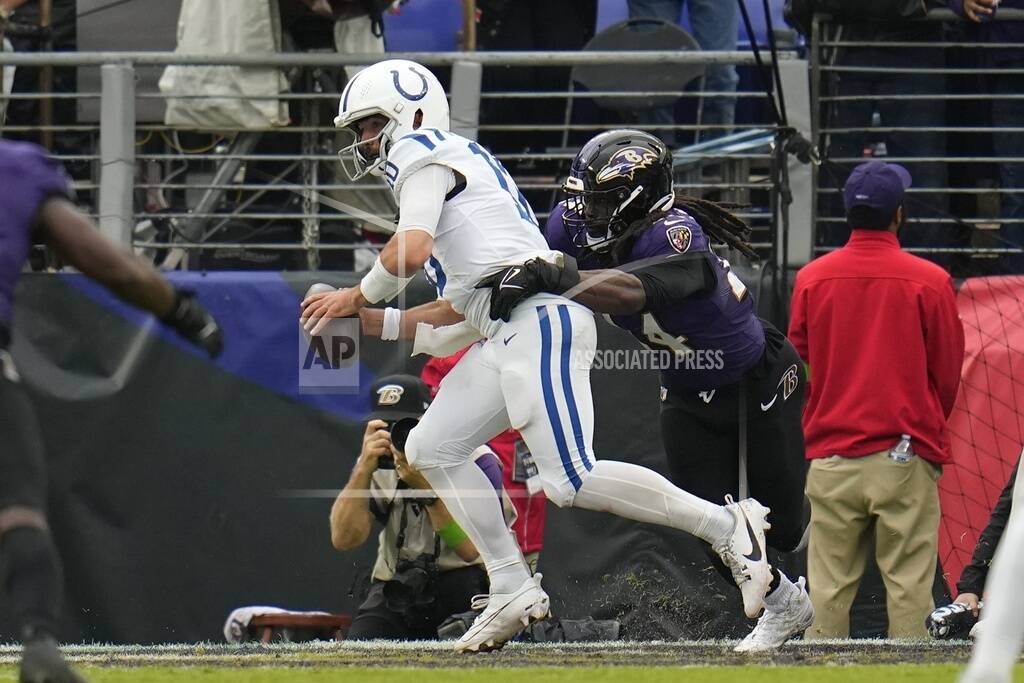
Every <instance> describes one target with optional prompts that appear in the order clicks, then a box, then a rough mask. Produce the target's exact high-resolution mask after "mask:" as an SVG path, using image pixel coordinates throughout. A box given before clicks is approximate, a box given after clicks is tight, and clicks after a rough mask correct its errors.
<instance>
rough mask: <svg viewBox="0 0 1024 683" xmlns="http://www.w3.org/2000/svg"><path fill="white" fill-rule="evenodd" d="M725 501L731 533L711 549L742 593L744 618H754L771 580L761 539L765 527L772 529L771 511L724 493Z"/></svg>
mask: <svg viewBox="0 0 1024 683" xmlns="http://www.w3.org/2000/svg"><path fill="white" fill-rule="evenodd" d="M725 503H726V505H725V509H726V510H728V511H729V512H730V513H731V514H732V516H733V519H734V520H735V522H734V524H733V527H732V532H731V533H730V534H728V535H727V536H726V537H725V538H723V539H722V540H721V541H719V542H718V543H716V544H715V545H714V546H713V548H714V551H715V552H716V553H718V556H719V557H721V558H722V562H724V563H725V566H726V567H728V568H729V571H731V572H732V578H733V580H734V581H735V582H736V585H737V586H739V589H740V593H742V594H743V611H744V612H745V613H746V615H747V617H748V618H750V619H756V618H757V617H758V615H760V614H761V610H763V609H764V594H765V593H767V592H768V585H769V584H770V583H771V581H772V572H771V568H770V567H769V566H768V558H767V557H766V554H765V551H766V548H765V542H764V532H765V529H771V528H772V525H771V524H769V523H768V521H767V519H766V518H767V516H768V513H769V512H771V510H769V509H768V508H766V507H765V506H763V505H761V504H760V503H758V502H757V501H756V500H754V499H753V498H746V499H744V500H741V501H740V502H738V503H736V502H734V501H733V499H732V496H726V497H725Z"/></svg>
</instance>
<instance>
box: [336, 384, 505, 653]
mask: <svg viewBox="0 0 1024 683" xmlns="http://www.w3.org/2000/svg"><path fill="white" fill-rule="evenodd" d="M371 397H372V399H373V402H374V412H373V414H372V415H371V419H370V421H369V422H368V423H367V425H366V432H365V434H364V435H363V448H362V452H361V453H360V454H359V459H358V460H357V461H356V464H355V467H354V468H353V470H352V474H351V476H350V477H349V481H348V484H346V485H345V488H344V489H343V490H342V491H341V493H340V494H338V498H337V500H335V501H334V506H333V507H332V508H331V543H332V544H333V545H334V547H335V548H336V549H338V550H352V549H353V548H358V547H359V546H361V545H362V544H363V543H364V542H366V539H367V538H368V537H369V535H370V528H371V526H372V525H373V519H374V518H376V519H377V521H379V522H380V523H381V524H383V525H384V529H383V530H382V531H381V532H380V537H379V540H378V547H377V561H376V564H375V565H374V567H373V580H372V583H371V584H370V590H369V593H368V594H367V597H366V599H365V600H364V601H363V604H362V605H360V606H359V611H358V613H357V614H356V617H355V619H354V620H353V622H352V626H351V627H350V628H349V632H348V638H349V639H350V640H369V639H373V638H386V639H436V638H437V627H438V626H439V625H440V624H441V623H442V622H443V621H444V620H445V619H446V618H448V617H449V616H450V615H452V614H456V613H459V612H465V611H466V610H468V609H470V603H471V602H472V598H473V596H475V595H478V594H484V595H486V594H487V593H488V581H487V572H486V571H485V570H484V566H483V562H482V561H481V560H480V559H479V555H478V553H477V550H476V548H475V547H474V546H473V543H472V542H471V541H470V540H469V539H468V538H467V537H466V534H465V533H464V532H463V531H462V529H461V528H460V527H459V525H458V524H457V523H456V522H455V520H454V519H452V517H451V515H450V514H449V512H448V509H447V508H446V507H445V505H444V503H443V502H442V501H441V500H440V499H438V498H437V496H435V495H434V493H433V491H432V490H431V488H430V485H429V484H428V483H427V481H426V480H425V479H424V478H423V476H422V475H421V474H420V473H419V472H417V471H416V470H414V469H412V468H410V467H409V464H408V463H407V462H406V461H405V456H404V454H403V453H402V449H403V448H404V447H405V440H406V438H407V437H408V435H409V432H410V431H411V430H412V428H413V427H414V426H415V425H416V422H417V421H418V420H419V418H420V417H421V416H422V415H423V412H424V411H425V410H426V407H427V405H428V404H429V402H430V390H429V389H428V388H427V386H426V384H424V383H423V382H422V381H421V380H420V379H419V378H417V377H413V376H411V375H392V376H390V377H384V378H382V379H381V380H379V381H378V382H376V383H375V384H374V385H373V390H372V393H371ZM476 456H477V460H476V461H477V464H478V465H479V466H480V468H481V469H483V470H484V472H485V473H486V474H487V475H488V478H489V479H490V480H491V483H492V484H493V485H494V486H495V490H496V491H497V493H498V495H499V497H500V498H501V500H502V505H503V507H504V509H505V515H506V519H507V521H508V522H509V523H511V521H512V520H511V517H512V516H514V514H515V513H514V511H513V508H512V505H511V504H510V503H509V501H508V500H507V499H506V497H505V496H504V495H503V493H502V488H501V465H500V462H499V460H498V458H497V456H495V455H494V453H493V452H491V451H490V450H489V449H487V448H486V447H481V448H480V450H479V451H478V453H477V454H476Z"/></svg>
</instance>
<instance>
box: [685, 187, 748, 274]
mask: <svg viewBox="0 0 1024 683" xmlns="http://www.w3.org/2000/svg"><path fill="white" fill-rule="evenodd" d="M675 206H677V207H679V208H680V209H682V210H683V211H685V212H686V213H688V214H690V215H691V216H693V218H694V220H696V221H697V223H699V224H700V227H701V228H702V229H703V230H704V232H705V233H707V234H708V236H710V237H712V238H713V239H715V240H718V241H719V242H721V243H723V244H725V245H727V246H728V247H729V248H731V249H735V250H737V251H738V252H740V253H741V254H743V255H744V256H746V257H748V258H751V259H754V260H757V259H758V256H757V254H756V253H755V252H754V248H753V247H752V246H751V244H750V242H749V240H750V234H751V229H750V226H749V225H747V224H746V223H744V222H743V219H742V218H740V217H739V216H737V215H736V214H734V213H732V211H730V209H738V208H740V206H739V205H738V204H724V203H723V204H718V203H716V202H712V201H708V200H707V199H699V198H697V197H686V196H677V197H676V201H675Z"/></svg>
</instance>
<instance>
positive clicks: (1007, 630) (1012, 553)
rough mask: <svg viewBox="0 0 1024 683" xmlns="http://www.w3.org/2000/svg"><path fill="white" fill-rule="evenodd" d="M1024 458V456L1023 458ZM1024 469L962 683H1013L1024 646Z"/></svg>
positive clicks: (997, 553)
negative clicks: (1014, 673) (982, 625)
mask: <svg viewBox="0 0 1024 683" xmlns="http://www.w3.org/2000/svg"><path fill="white" fill-rule="evenodd" d="M1022 457H1024V454H1022ZM1021 472H1024V469H1021V468H1020V467H1019V466H1018V468H1017V480H1016V482H1015V484H1014V489H1013V504H1012V506H1011V508H1010V522H1009V524H1007V526H1006V531H1005V532H1003V538H1002V540H1001V541H1000V542H999V547H998V548H997V549H996V556H995V559H994V560H993V561H992V569H991V571H989V575H988V581H987V582H986V586H985V627H984V628H983V629H981V633H980V634H978V637H977V638H976V639H975V641H974V653H973V654H972V655H971V663H970V664H969V665H968V666H967V670H966V671H964V673H963V675H962V676H961V677H960V683H1010V681H1012V680H1013V667H1014V665H1015V664H1016V663H1017V660H1018V659H1019V658H1020V651H1021V646H1022V645H1024V619H1022V618H1021V614H1024V590H1021V580H1022V578H1024V512H1022V510H1024V481H1022V480H1024V476H1022V475H1021Z"/></svg>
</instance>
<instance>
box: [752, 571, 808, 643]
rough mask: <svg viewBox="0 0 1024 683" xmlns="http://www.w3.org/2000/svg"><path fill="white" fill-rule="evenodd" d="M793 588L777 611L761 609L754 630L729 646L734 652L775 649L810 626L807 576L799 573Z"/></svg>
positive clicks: (768, 608)
mask: <svg viewBox="0 0 1024 683" xmlns="http://www.w3.org/2000/svg"><path fill="white" fill-rule="evenodd" d="M796 588H797V590H796V592H794V593H793V594H792V595H791V596H790V597H789V599H788V600H786V604H784V605H783V606H782V607H781V609H779V610H778V611H775V610H773V609H771V608H770V607H767V608H765V611H764V614H762V615H761V618H760V619H758V620H757V625H756V626H755V627H754V630H753V631H751V632H750V633H748V634H747V637H746V638H744V639H743V640H741V641H740V644H739V645H737V646H736V647H735V648H733V651H734V652H764V651H765V650H775V649H777V648H779V647H781V646H782V644H783V643H785V642H786V641H787V640H789V639H790V638H793V637H794V636H798V635H800V634H801V633H803V632H804V631H806V630H807V629H809V628H810V627H811V624H812V623H814V606H813V605H812V604H811V596H809V595H808V594H807V579H805V578H804V577H802V576H801V577H800V578H799V579H797V581H796Z"/></svg>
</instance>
